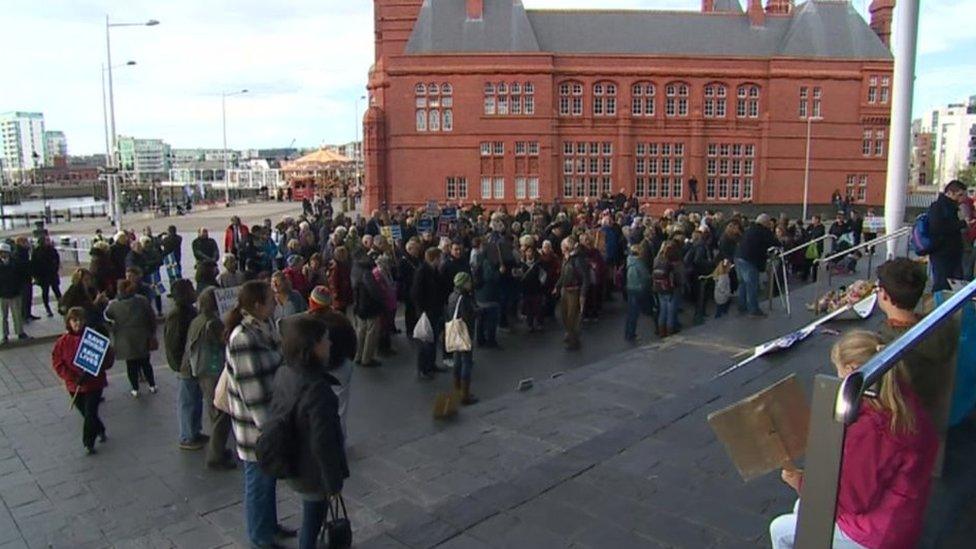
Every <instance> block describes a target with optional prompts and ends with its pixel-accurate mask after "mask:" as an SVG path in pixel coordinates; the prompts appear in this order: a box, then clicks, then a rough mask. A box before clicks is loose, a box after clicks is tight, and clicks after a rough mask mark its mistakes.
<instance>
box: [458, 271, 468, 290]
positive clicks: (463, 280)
mask: <svg viewBox="0 0 976 549" xmlns="http://www.w3.org/2000/svg"><path fill="white" fill-rule="evenodd" d="M470 283H471V275H470V274H468V273H466V272H464V271H462V272H460V273H458V274H456V275H454V287H455V288H463V287H465V286H467V285H469V284H470Z"/></svg>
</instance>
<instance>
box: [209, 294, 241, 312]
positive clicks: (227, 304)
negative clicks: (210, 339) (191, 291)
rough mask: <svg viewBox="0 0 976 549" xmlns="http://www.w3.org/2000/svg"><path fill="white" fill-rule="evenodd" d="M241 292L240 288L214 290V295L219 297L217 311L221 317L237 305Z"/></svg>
mask: <svg viewBox="0 0 976 549" xmlns="http://www.w3.org/2000/svg"><path fill="white" fill-rule="evenodd" d="M239 292H240V288H219V289H217V290H215V291H214V297H216V298H217V313H218V314H220V316H221V317H223V316H224V315H226V314H227V312H228V311H230V310H231V309H233V308H234V307H235V306H236V305H237V294H238V293H239Z"/></svg>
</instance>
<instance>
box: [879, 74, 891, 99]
mask: <svg viewBox="0 0 976 549" xmlns="http://www.w3.org/2000/svg"><path fill="white" fill-rule="evenodd" d="M890 97H891V78H889V77H887V76H882V77H881V103H882V104H885V103H887V102H888V99H889V98H890Z"/></svg>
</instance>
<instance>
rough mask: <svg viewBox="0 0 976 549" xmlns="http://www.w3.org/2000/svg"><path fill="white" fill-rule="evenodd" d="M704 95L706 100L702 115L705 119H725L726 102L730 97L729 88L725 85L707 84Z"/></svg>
mask: <svg viewBox="0 0 976 549" xmlns="http://www.w3.org/2000/svg"><path fill="white" fill-rule="evenodd" d="M703 93H704V96H705V98H704V102H703V103H702V105H703V108H702V115H703V116H704V117H705V118H725V111H726V103H725V101H726V97H727V96H728V88H727V87H726V86H725V84H721V83H718V82H713V83H710V84H706V85H705V88H704V90H703Z"/></svg>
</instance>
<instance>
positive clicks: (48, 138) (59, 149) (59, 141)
mask: <svg viewBox="0 0 976 549" xmlns="http://www.w3.org/2000/svg"><path fill="white" fill-rule="evenodd" d="M67 160H68V140H67V138H65V136H64V132H58V131H45V132H44V165H45V166H48V167H50V166H54V165H55V164H58V163H60V164H62V165H63V164H65V163H67Z"/></svg>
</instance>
